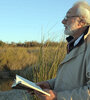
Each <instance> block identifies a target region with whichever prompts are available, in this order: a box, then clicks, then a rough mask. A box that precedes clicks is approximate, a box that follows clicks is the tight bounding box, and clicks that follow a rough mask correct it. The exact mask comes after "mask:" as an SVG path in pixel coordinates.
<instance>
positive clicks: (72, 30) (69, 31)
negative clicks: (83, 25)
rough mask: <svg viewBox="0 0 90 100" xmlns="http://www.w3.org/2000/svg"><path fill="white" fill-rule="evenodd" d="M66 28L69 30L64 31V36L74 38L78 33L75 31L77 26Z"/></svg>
mask: <svg viewBox="0 0 90 100" xmlns="http://www.w3.org/2000/svg"><path fill="white" fill-rule="evenodd" d="M65 27H67V29H65V30H64V34H65V35H71V36H73V34H75V33H76V30H74V29H75V26H73V27H71V26H67V25H65Z"/></svg>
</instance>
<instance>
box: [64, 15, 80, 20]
mask: <svg viewBox="0 0 90 100" xmlns="http://www.w3.org/2000/svg"><path fill="white" fill-rule="evenodd" d="M75 17H79V16H65V18H64V20H68V19H70V18H75Z"/></svg>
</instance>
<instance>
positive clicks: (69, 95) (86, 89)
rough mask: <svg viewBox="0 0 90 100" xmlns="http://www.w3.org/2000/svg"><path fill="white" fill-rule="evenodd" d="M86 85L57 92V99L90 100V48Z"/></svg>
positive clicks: (89, 49) (89, 51) (86, 58)
mask: <svg viewBox="0 0 90 100" xmlns="http://www.w3.org/2000/svg"><path fill="white" fill-rule="evenodd" d="M85 66H86V76H85V77H86V80H87V81H86V85H85V86H82V87H80V88H76V89H73V90H70V91H68V90H67V91H62V92H60V91H59V92H57V100H90V48H88V50H87V52H86V54H85Z"/></svg>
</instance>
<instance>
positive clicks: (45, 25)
mask: <svg viewBox="0 0 90 100" xmlns="http://www.w3.org/2000/svg"><path fill="white" fill-rule="evenodd" d="M76 1H78V0H0V40H2V41H4V42H9V43H10V42H25V41H37V42H41V41H42V40H44V41H45V40H47V39H51V40H53V41H59V40H60V39H61V38H62V34H63V31H64V27H63V25H62V23H61V21H62V19H63V18H64V16H65V14H66V12H67V11H68V9H69V8H70V7H72V5H73V4H74V2H76ZM87 1H89V0H87ZM89 3H90V1H89Z"/></svg>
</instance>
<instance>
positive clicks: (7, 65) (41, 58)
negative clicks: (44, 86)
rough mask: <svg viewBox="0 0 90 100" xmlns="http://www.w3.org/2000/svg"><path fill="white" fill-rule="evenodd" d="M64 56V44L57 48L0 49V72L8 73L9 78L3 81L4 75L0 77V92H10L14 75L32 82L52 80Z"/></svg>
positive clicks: (61, 43)
mask: <svg viewBox="0 0 90 100" xmlns="http://www.w3.org/2000/svg"><path fill="white" fill-rule="evenodd" d="M65 55H66V43H64V42H60V43H59V45H58V46H40V47H29V48H25V47H0V71H2V72H8V73H9V77H10V78H9V79H3V78H2V77H4V75H1V76H0V77H1V78H2V79H1V81H0V90H1V91H6V90H10V89H11V84H12V80H13V79H14V78H15V75H16V74H19V75H21V76H23V77H25V78H27V79H29V80H31V81H34V82H40V81H43V80H49V79H51V78H54V77H55V76H56V72H57V69H58V67H59V64H60V62H61V61H62V60H63V59H64V57H65Z"/></svg>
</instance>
